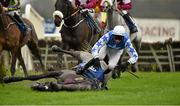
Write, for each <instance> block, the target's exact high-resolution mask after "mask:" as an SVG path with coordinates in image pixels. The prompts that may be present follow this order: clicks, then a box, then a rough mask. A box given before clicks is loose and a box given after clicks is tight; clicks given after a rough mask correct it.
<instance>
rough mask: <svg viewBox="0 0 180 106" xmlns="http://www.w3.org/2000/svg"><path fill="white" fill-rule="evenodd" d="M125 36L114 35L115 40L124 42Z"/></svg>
mask: <svg viewBox="0 0 180 106" xmlns="http://www.w3.org/2000/svg"><path fill="white" fill-rule="evenodd" d="M123 37H124V36H121V35H114V39H115V40H122V39H123Z"/></svg>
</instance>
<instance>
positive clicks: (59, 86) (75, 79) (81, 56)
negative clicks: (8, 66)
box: [4, 46, 111, 91]
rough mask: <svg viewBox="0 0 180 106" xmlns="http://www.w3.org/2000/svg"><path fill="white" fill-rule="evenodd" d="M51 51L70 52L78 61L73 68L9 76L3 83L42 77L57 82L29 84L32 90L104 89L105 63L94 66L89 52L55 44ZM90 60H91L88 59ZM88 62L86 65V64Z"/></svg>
mask: <svg viewBox="0 0 180 106" xmlns="http://www.w3.org/2000/svg"><path fill="white" fill-rule="evenodd" d="M52 50H53V51H56V52H63V53H66V54H70V55H72V56H73V57H75V58H76V59H77V60H79V61H80V64H78V65H77V66H75V67H74V68H73V70H71V69H67V70H61V71H51V72H48V73H46V74H41V75H33V76H28V77H9V78H4V82H5V83H10V82H16V81H22V80H32V81H34V80H38V79H42V78H56V79H57V82H46V83H35V84H33V85H32V86H31V88H32V89H33V90H38V91H61V90H68V91H75V90H104V89H108V88H107V86H106V85H107V81H108V80H109V78H111V77H109V74H110V73H109V74H106V75H105V74H104V71H105V70H106V69H107V67H108V66H107V64H106V63H105V62H104V61H101V62H100V66H94V65H93V64H94V63H93V56H92V54H90V53H89V52H84V51H67V50H63V49H61V48H59V47H57V46H53V47H52ZM90 60H91V61H90ZM87 64H88V65H87Z"/></svg>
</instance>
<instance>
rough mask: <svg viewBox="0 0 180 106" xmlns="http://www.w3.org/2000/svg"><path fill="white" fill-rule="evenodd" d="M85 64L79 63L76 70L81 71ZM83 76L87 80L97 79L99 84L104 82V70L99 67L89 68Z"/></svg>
mask: <svg viewBox="0 0 180 106" xmlns="http://www.w3.org/2000/svg"><path fill="white" fill-rule="evenodd" d="M85 64H86V63H80V64H79V65H78V66H76V68H77V69H79V70H81V69H83V68H84V66H85ZM83 76H85V77H87V78H89V79H97V80H99V81H101V82H103V81H104V70H103V69H102V68H101V67H94V66H91V67H89V68H88V69H87V70H86V71H85V72H84V73H83Z"/></svg>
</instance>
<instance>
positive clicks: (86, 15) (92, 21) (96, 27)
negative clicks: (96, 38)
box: [84, 11, 101, 34]
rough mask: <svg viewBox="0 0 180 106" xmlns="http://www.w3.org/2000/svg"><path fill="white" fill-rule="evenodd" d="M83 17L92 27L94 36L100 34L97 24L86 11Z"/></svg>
mask: <svg viewBox="0 0 180 106" xmlns="http://www.w3.org/2000/svg"><path fill="white" fill-rule="evenodd" d="M84 15H85V17H86V18H87V20H88V21H89V22H90V23H91V24H92V25H93V27H94V29H95V32H96V34H99V33H100V32H101V28H100V27H99V25H98V24H97V22H96V21H95V20H94V19H93V17H92V16H91V15H90V14H89V12H88V11H85V12H84Z"/></svg>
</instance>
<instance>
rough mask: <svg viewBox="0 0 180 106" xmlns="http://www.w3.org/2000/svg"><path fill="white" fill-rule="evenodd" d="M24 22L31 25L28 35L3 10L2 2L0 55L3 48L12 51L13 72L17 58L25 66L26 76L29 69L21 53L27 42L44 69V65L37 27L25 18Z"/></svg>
mask: <svg viewBox="0 0 180 106" xmlns="http://www.w3.org/2000/svg"><path fill="white" fill-rule="evenodd" d="M24 22H25V23H26V24H27V25H28V26H29V27H31V29H32V30H31V32H30V33H29V34H28V35H24V34H25V33H23V32H21V31H20V29H19V27H18V26H17V24H16V23H15V22H14V21H13V20H12V19H11V18H10V16H9V15H8V14H7V13H5V12H4V11H3V7H2V5H1V4H0V29H1V30H0V55H1V53H2V51H3V50H7V51H10V53H11V55H12V61H11V74H12V75H14V74H15V65H16V60H17V59H18V60H19V62H20V65H21V66H22V68H23V71H24V74H25V76H27V75H28V74H27V69H26V67H25V64H24V60H23V58H22V54H21V47H22V46H24V45H25V44H27V46H28V48H29V49H30V51H31V53H32V54H33V55H34V56H35V57H37V58H38V60H39V61H40V63H41V66H42V68H43V70H44V65H43V63H42V61H41V56H40V52H39V48H38V38H37V35H36V32H35V29H34V27H33V25H32V23H31V22H30V21H28V20H27V19H24Z"/></svg>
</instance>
